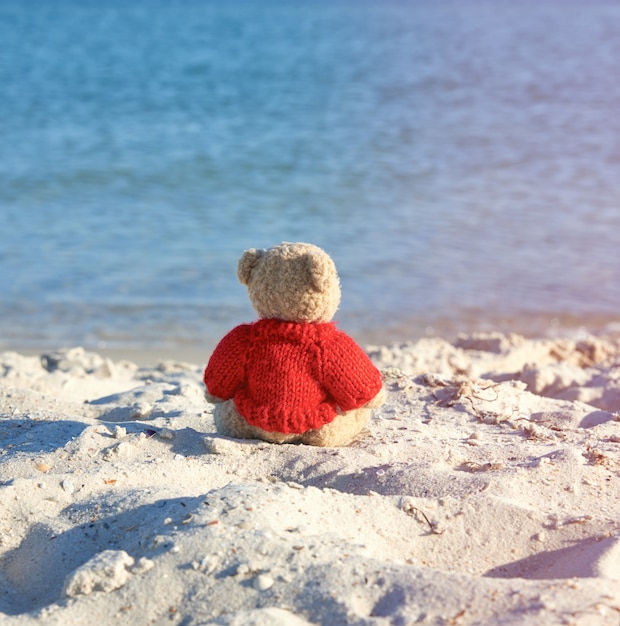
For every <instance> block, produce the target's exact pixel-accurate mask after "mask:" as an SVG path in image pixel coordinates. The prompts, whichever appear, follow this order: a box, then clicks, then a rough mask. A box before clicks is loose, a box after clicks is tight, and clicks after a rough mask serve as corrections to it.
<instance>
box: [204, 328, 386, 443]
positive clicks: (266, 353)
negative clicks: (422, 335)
mask: <svg viewBox="0 0 620 626" xmlns="http://www.w3.org/2000/svg"><path fill="white" fill-rule="evenodd" d="M204 382H205V385H206V386H207V389H208V391H209V393H210V394H211V395H212V396H215V397H217V398H220V399H222V400H230V399H234V402H235V406H236V407H237V410H238V411H239V413H240V414H241V415H242V416H243V417H244V418H245V419H246V420H247V422H248V423H249V424H252V425H254V426H258V427H259V428H262V429H263V430H268V431H272V432H279V433H304V432H306V431H307V430H312V429H316V428H320V427H321V426H323V425H324V424H327V423H329V422H331V421H332V420H333V419H334V417H336V415H337V409H338V408H339V409H341V410H342V411H350V410H352V409H357V408H359V407H361V406H363V405H364V404H366V403H367V402H368V401H369V400H372V398H374V397H375V396H376V395H377V393H379V391H380V389H381V385H382V380H381V374H380V373H379V371H378V370H377V368H376V367H375V366H374V365H373V364H372V362H371V361H370V359H369V358H368V356H367V355H366V354H365V353H364V352H363V350H362V349H361V348H360V347H359V346H358V345H357V344H356V343H355V341H354V340H353V339H351V337H349V336H348V335H346V334H345V333H343V332H341V331H339V330H337V329H336V327H335V326H334V324H333V323H324V324H312V323H300V324H297V323H294V322H282V321H280V320H275V319H261V320H258V321H257V322H254V323H252V324H242V325H241V326H237V327H236V328H233V330H231V331H230V332H229V333H228V334H227V335H226V336H225V337H224V338H223V339H222V340H221V341H220V343H219V344H218V345H217V347H216V348H215V351H214V352H213V355H212V356H211V359H210V360H209V364H208V365H207V368H206V369H205V373H204Z"/></svg>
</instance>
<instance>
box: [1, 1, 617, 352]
mask: <svg viewBox="0 0 620 626" xmlns="http://www.w3.org/2000/svg"><path fill="white" fill-rule="evenodd" d="M619 68H620V2H617V1H613V0H492V1H491V0H488V1H487V0H220V1H218V0H0V348H3V349H22V348H24V349H39V348H45V349H47V348H57V347H62V346H75V345H82V346H85V347H86V348H89V349H97V348H106V347H112V348H121V349H122V348H149V349H155V350H157V349H161V350H164V349H167V350H169V349H172V350H174V349H177V348H178V349H180V348H183V347H188V346H189V347H204V348H205V350H207V349H209V347H212V346H213V345H214V343H215V342H217V340H218V339H219V338H220V337H221V336H222V335H223V334H224V333H225V332H227V331H228V330H229V329H231V328H232V327H233V326H234V325H236V324H238V323H241V322H246V321H251V320H252V319H254V318H255V313H254V311H253V310H252V308H251V305H250V303H249V301H248V298H247V293H246V290H245V288H244V287H243V286H242V285H240V284H239V283H238V282H237V279H236V265H237V260H238V259H239V257H240V256H241V254H242V252H243V250H245V249H247V248H252V247H258V248H264V247H269V246H271V245H274V244H277V243H279V242H281V241H306V242H311V243H314V244H316V245H319V246H321V247H322V248H324V249H325V250H326V251H327V252H328V253H329V254H330V255H331V256H332V258H333V259H334V261H335V262H336V265H337V267H338V270H339V274H340V278H341V283H342V291H343V299H342V305H341V307H340V310H339V312H338V314H337V316H336V320H337V322H338V325H339V327H340V328H341V329H342V330H344V331H345V332H348V333H349V334H351V335H352V336H354V337H355V338H356V339H358V340H359V341H360V342H366V343H368V342H371V343H378V342H379V343H380V342H390V341H407V340H414V339H417V338H420V337H426V336H436V335H439V336H443V337H447V338H449V337H454V336H456V335H457V334H458V333H460V332H476V331H479V330H482V331H492V330H500V331H502V332H519V333H522V334H525V335H532V336H533V335H549V334H553V333H559V332H564V331H566V332H577V333H579V332H584V331H585V332H599V331H605V330H612V331H613V330H615V331H618V330H620V79H619V71H620V69H619Z"/></svg>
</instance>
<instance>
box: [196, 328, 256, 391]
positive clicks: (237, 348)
mask: <svg viewBox="0 0 620 626" xmlns="http://www.w3.org/2000/svg"><path fill="white" fill-rule="evenodd" d="M249 333H250V326H249V325H248V324H242V325H241V326H237V327H236V328H233V329H232V330H231V331H230V332H229V333H228V334H227V335H226V336H225V337H224V338H223V339H222V340H221V341H220V342H219V343H218V345H217V346H216V348H215V350H214V351H213V354H212V355H211V358H210V359H209V363H208V365H207V367H206V369H205V373H204V383H205V385H206V387H207V391H208V392H209V393H210V394H211V395H212V396H215V397H216V398H220V399H222V400H230V398H232V397H233V396H234V395H235V392H236V391H237V389H238V387H239V385H240V384H241V383H242V382H243V380H244V377H245V355H246V353H247V346H248V340H249Z"/></svg>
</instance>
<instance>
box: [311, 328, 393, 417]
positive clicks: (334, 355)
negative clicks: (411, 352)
mask: <svg viewBox="0 0 620 626" xmlns="http://www.w3.org/2000/svg"><path fill="white" fill-rule="evenodd" d="M323 373H324V380H323V384H324V386H325V389H326V391H327V392H328V393H329V394H330V395H331V397H332V398H333V399H334V400H335V402H336V404H337V405H338V406H339V407H340V409H342V410H343V411H351V410H352V409H358V408H360V407H362V406H364V405H365V404H368V402H370V400H372V399H373V398H375V396H377V394H378V393H379V392H380V391H381V390H382V389H383V379H382V378H381V373H380V372H379V370H378V369H377V368H376V367H375V366H374V365H373V363H372V361H371V360H370V359H369V358H368V355H367V354H366V353H365V352H364V351H363V350H362V349H361V348H360V346H358V345H357V343H355V341H354V340H353V339H352V338H351V337H349V336H348V335H347V334H345V333H343V332H340V331H338V332H337V333H336V334H335V335H334V336H333V337H331V339H330V341H329V342H327V343H326V344H325V345H324V346H323Z"/></svg>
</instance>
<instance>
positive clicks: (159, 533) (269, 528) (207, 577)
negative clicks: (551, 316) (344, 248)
mask: <svg viewBox="0 0 620 626" xmlns="http://www.w3.org/2000/svg"><path fill="white" fill-rule="evenodd" d="M370 351H371V354H372V357H373V359H374V360H375V362H376V363H377V365H378V366H380V367H381V368H383V370H384V373H385V380H386V382H385V384H386V388H387V390H388V400H387V403H386V405H385V406H384V407H383V408H382V409H380V410H379V411H377V412H376V413H375V417H374V419H373V422H372V424H371V427H370V429H369V431H368V432H367V433H365V434H364V436H363V437H360V438H359V439H358V440H357V441H356V442H355V443H354V444H353V445H351V446H349V447H346V448H337V449H318V448H311V447H303V446H288V445H283V446H276V445H270V444H266V443H261V442H256V441H246V442H241V441H234V440H230V439H224V438H221V437H218V436H217V435H216V434H215V433H214V426H213V419H212V416H211V410H212V406H210V405H208V404H206V402H205V401H204V399H203V395H202V393H203V390H202V385H201V374H202V368H203V367H204V363H200V364H197V365H189V364H186V363H177V362H172V361H167V362H164V363H162V364H160V365H159V366H157V367H141V368H138V367H137V366H135V365H133V364H131V363H128V362H121V361H117V362H112V361H111V360H109V359H106V358H103V357H100V356H99V355H94V354H91V353H85V352H84V351H83V350H81V349H74V350H71V351H64V352H59V353H55V354H48V355H43V357H41V358H39V357H34V356H21V355H18V354H15V353H4V354H3V355H0V444H1V445H0V624H2V625H3V626H4V625H5V624H7V625H13V624H14V625H18V626H26V625H30V624H37V625H45V626H47V625H59V626H60V625H62V626H66V625H69V626H76V625H82V624H83V625H85V626H86V625H88V626H92V625H96V626H104V625H107V624H179V625H183V626H194V625H198V624H221V625H237V626H238V625H252V624H254V625H282V626H296V625H301V624H325V625H329V626H332V625H333V626H337V625H340V624H347V625H348V624H351V625H356V626H360V625H371V624H372V625H381V626H383V625H386V626H387V625H390V626H405V625H409V624H433V625H440V624H441V625H467V624H472V625H473V624H501V625H516V624H523V625H528V626H531V625H539V624H540V625H545V626H546V625H549V624H576V625H586V624H587V625H589V624H596V625H605V626H607V625H610V626H611V625H616V624H620V482H619V480H618V478H619V474H620V423H619V420H620V417H619V413H618V411H620V341H618V340H617V339H610V338H608V339H606V340H603V339H596V338H593V337H586V338H583V339H582V341H580V342H577V341H575V340H568V339H559V340H553V341H552V340H544V341H543V340H540V341H532V340H525V339H523V338H521V337H517V336H503V335H484V336H472V337H464V338H462V339H460V340H459V341H458V342H457V344H455V345H450V344H448V343H446V342H443V341H441V340H437V339H433V340H431V339H427V340H422V341H419V342H417V343H415V344H405V345H400V346H389V347H384V348H376V349H370ZM205 362H206V356H205Z"/></svg>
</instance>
